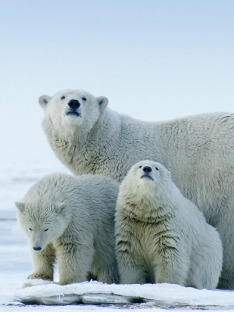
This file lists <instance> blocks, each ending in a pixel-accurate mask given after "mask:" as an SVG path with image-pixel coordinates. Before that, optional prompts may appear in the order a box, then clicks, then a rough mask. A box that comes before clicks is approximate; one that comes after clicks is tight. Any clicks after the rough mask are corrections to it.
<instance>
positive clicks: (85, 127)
mask: <svg viewBox="0 0 234 312" xmlns="http://www.w3.org/2000/svg"><path fill="white" fill-rule="evenodd" d="M39 103H40V105H41V107H42V108H43V109H44V111H45V120H44V122H46V121H47V120H50V121H51V123H52V125H53V127H54V128H55V130H56V131H62V132H64V131H75V129H77V128H79V131H80V132H81V133H84V134H85V133H88V132H89V131H90V130H91V129H92V128H93V126H94V125H95V123H96V122H97V120H98V119H99V117H100V115H101V114H102V113H103V111H104V110H105V108H106V106H107V104H108V99H107V98H106V97H104V96H100V97H95V96H93V95H92V94H90V93H88V92H87V91H84V90H63V91H60V92H58V93H56V94H55V95H54V96H52V97H50V96H48V95H42V96H40V98H39Z"/></svg>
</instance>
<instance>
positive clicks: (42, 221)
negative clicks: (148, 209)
mask: <svg viewBox="0 0 234 312" xmlns="http://www.w3.org/2000/svg"><path fill="white" fill-rule="evenodd" d="M118 190H119V184H118V183H117V182H116V181H114V180H112V179H111V178H108V177H104V176H102V175H84V176H80V177H76V178H75V177H73V176H70V175H67V174H60V173H55V174H51V175H48V176H46V177H44V178H43V179H42V180H40V181H39V182H38V183H36V184H35V185H34V186H32V187H31V189H29V191H28V192H27V193H26V195H25V197H24V199H23V201H22V202H17V203H16V206H17V207H18V221H19V225H20V226H21V228H22V229H23V230H24V232H25V233H26V235H27V236H28V237H29V241H30V246H31V251H32V259H33V266H34V272H33V273H32V274H31V275H29V277H28V278H41V279H47V280H53V273H54V272H53V267H54V263H55V260H56V258H58V260H59V283H60V284H70V283H75V282H83V281H86V280H87V279H88V276H89V274H91V276H94V277H96V278H97V280H99V281H102V282H106V283H113V282H118V279H119V278H118V269H117V262H116V256H115V236H114V213H115V205H116V199H117V195H118Z"/></svg>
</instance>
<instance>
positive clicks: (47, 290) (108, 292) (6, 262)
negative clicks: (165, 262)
mask: <svg viewBox="0 0 234 312" xmlns="http://www.w3.org/2000/svg"><path fill="white" fill-rule="evenodd" d="M25 168H26V169H25ZM56 171H63V172H67V171H66V169H65V168H63V167H53V166H48V167H44V166H40V165H38V164H36V165H35V164H33V165H29V164H28V165H27V166H23V165H22V166H20V165H19V166H17V167H14V168H7V167H4V168H0V202H1V205H0V281H1V287H0V312H8V311H32V309H33V311H54V312H55V311H56V312H60V311H79V310H82V311H93V310H101V311H104V310H105V311H116V310H118V309H121V310H122V311H127V310H129V309H134V311H143V310H147V311H148V310H150V311H162V310H168V309H173V311H184V310H186V311H187V310H193V311H204V310H209V311H234V291H221V290H215V291H208V290H197V289H193V288H184V287H180V286H177V285H169V284H161V285H150V284H147V285H106V284H102V283H98V282H94V281H93V282H86V283H81V284H73V285H67V286H60V285H57V284H55V283H48V282H45V281H41V280H34V281H30V280H26V277H27V275H28V274H30V273H31V267H32V266H31V259H30V253H29V247H28V244H27V240H26V238H25V237H24V235H23V234H22V233H21V231H20V229H19V227H18V224H17V222H16V209H15V206H14V202H15V201H17V200H21V199H22V197H23V195H24V193H25V192H26V191H27V189H28V188H29V187H30V186H31V185H32V184H33V183H35V182H36V181H37V180H38V179H40V178H42V177H43V176H44V175H45V174H48V173H51V172H56ZM23 285H24V286H27V287H25V288H23V287H22V286H23ZM24 303H27V304H24ZM45 304H46V305H45ZM68 304H69V305H68ZM64 305H66V307H65V306H64Z"/></svg>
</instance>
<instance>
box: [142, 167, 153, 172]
mask: <svg viewBox="0 0 234 312" xmlns="http://www.w3.org/2000/svg"><path fill="white" fill-rule="evenodd" d="M143 171H144V172H151V171H152V168H151V167H149V166H145V167H144V168H143Z"/></svg>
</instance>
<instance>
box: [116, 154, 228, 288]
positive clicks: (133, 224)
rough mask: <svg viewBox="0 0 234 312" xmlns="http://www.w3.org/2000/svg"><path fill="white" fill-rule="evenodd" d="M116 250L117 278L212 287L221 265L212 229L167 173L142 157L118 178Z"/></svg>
mask: <svg viewBox="0 0 234 312" xmlns="http://www.w3.org/2000/svg"><path fill="white" fill-rule="evenodd" d="M147 170H148V172H147ZM149 170H152V171H151V172H149ZM116 251H117V260H118V265H119V273H120V281H121V283H127V284H129V283H130V284H131V283H133V284H135V283H145V282H146V281H150V282H156V283H173V284H179V285H183V286H192V287H196V288H199V289H201V288H208V289H214V288H216V286H217V284H218V280H219V276H220V273H221V269H222V243H221V239H220V237H219V234H218V232H217V231H216V230H215V229H214V228H213V227H212V226H211V225H209V224H207V223H206V221H205V218H204V216H203V215H202V213H201V212H200V211H199V210H198V208H197V207H196V206H195V205H194V204H193V203H192V202H191V201H189V200H188V199H186V198H185V197H184V196H183V195H182V194H181V192H180V191H179V189H178V188H177V187H176V186H175V184H174V183H173V182H172V180H171V174H170V172H169V171H167V169H166V168H164V167H163V166H162V165H161V164H159V163H156V162H152V161H147V160H146V161H141V162H139V163H137V164H136V165H134V166H133V167H132V168H131V169H130V171H129V173H128V174H127V176H126V177H125V178H124V180H123V182H122V183H121V186H120V191H119V195H118V200H117V209H116Z"/></svg>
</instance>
